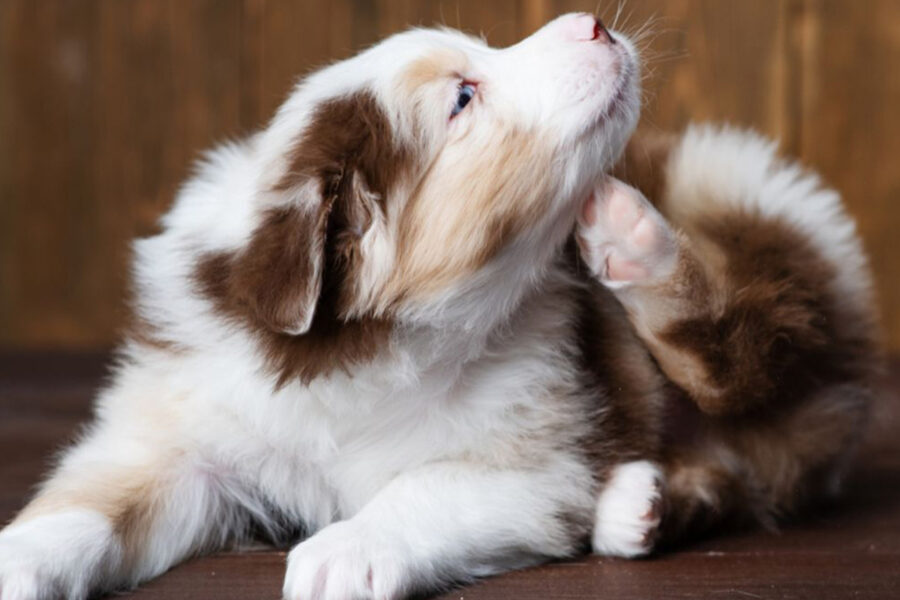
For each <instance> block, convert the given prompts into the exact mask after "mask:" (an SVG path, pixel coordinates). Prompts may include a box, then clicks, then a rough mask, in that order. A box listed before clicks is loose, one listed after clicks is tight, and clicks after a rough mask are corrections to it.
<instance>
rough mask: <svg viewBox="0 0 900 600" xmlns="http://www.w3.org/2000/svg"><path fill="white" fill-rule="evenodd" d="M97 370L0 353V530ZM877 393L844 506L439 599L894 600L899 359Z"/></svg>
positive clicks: (249, 574) (266, 560)
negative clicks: (769, 529) (771, 528)
mask: <svg viewBox="0 0 900 600" xmlns="http://www.w3.org/2000/svg"><path fill="white" fill-rule="evenodd" d="M103 372H104V371H103V367H102V357H98V356H82V355H80V356H58V355H57V356H34V355H31V356H20V355H9V354H6V355H0V521H5V520H6V519H8V518H9V517H11V516H12V515H13V513H14V512H15V510H16V509H17V508H18V507H20V506H21V504H22V502H23V500H24V499H25V497H26V496H27V494H28V492H29V490H30V489H31V488H32V486H33V485H34V484H35V483H36V482H37V480H38V477H39V475H40V474H41V472H42V471H43V470H44V468H45V467H46V465H47V464H48V460H49V459H50V457H51V456H52V454H53V452H54V450H55V449H57V448H59V447H60V446H61V445H62V444H64V443H65V442H66V441H67V440H69V439H71V437H72V436H73V434H74V433H75V432H77V428H78V424H79V423H80V422H83V421H84V420H85V419H86V418H87V416H88V414H89V401H90V397H91V394H92V392H93V390H94V389H95V388H96V386H97V385H98V384H99V382H100V381H101V379H102V376H103ZM885 388H886V389H885V393H884V395H883V398H882V401H881V404H880V405H879V406H878V407H877V409H876V416H875V419H874V424H873V428H872V432H871V436H870V440H869V442H868V444H867V446H866V450H865V452H864V453H863V457H862V460H861V461H860V468H859V470H858V472H857V473H856V475H855V476H854V477H853V478H852V480H851V481H850V482H849V485H848V489H847V494H846V496H845V498H844V499H843V500H841V501H840V502H838V503H837V504H834V505H832V506H828V507H824V508H821V509H819V510H817V511H816V512H815V513H813V514H810V515H808V516H806V517H805V518H803V519H802V520H800V521H799V522H796V523H793V524H791V525H788V526H785V527H784V528H783V530H782V532H781V533H780V534H772V533H765V532H749V533H741V534H728V535H723V536H720V537H718V538H715V539H710V540H707V541H704V542H702V543H698V544H694V545H692V546H690V547H686V548H683V549H682V550H680V551H678V552H674V553H671V554H666V555H664V556H659V557H656V558H653V559H648V560H640V561H624V560H615V559H606V558H597V557H593V556H592V557H585V558H582V559H580V560H577V561H572V562H567V563H560V564H552V565H547V566H544V567H540V568H535V569H529V570H526V571H522V572H517V573H510V574H507V575H504V576H501V577H495V578H493V579H489V580H487V581H484V582H482V583H479V584H477V585H474V586H470V587H467V588H463V589H459V590H456V591H453V592H450V593H448V594H446V595H445V596H442V597H441V598H442V600H457V599H460V600H477V599H487V598H504V599H506V598H510V599H512V598H515V599H523V600H527V599H532V598H534V599H538V598H540V599H542V600H543V599H546V598H566V599H572V600H577V599H580V598H604V599H610V600H618V599H641V600H646V599H654V600H655V599H666V598H712V599H718V598H723V599H724V598H767V599H781V598H783V599H788V598H791V599H795V598H811V599H816V600H820V599H821V600H827V599H831V598H879V599H880V598H884V599H888V598H890V599H897V598H900V400H898V393H900V362H898V361H895V362H893V363H892V370H891V374H890V377H889V378H888V381H887V383H886V386H885ZM283 568H284V554H283V553H278V552H273V551H267V550H258V551H248V552H244V553H239V554H223V555H219V556H213V557H209V558H202V559H197V560H193V561H190V562H188V563H187V564H185V565H182V566H180V567H177V568H175V569H173V570H172V571H171V572H169V573H168V574H166V575H165V576H163V577H161V578H160V579H158V580H156V581H154V582H152V583H150V584H147V585H145V586H143V587H142V588H141V589H140V590H138V591H137V592H135V594H134V595H135V597H136V598H141V599H147V600H149V599H158V598H184V599H188V598H189V599H191V600H203V599H216V600H227V599H231V598H249V599H264V598H270V599H273V600H275V599H277V598H279V597H280V596H279V590H280V587H281V577H282V573H283Z"/></svg>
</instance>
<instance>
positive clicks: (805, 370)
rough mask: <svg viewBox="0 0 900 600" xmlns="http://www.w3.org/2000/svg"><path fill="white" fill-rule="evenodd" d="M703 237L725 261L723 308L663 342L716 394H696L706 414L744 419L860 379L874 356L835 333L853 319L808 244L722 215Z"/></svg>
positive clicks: (673, 329) (753, 219)
mask: <svg viewBox="0 0 900 600" xmlns="http://www.w3.org/2000/svg"><path fill="white" fill-rule="evenodd" d="M700 230H701V231H702V232H703V234H704V235H705V236H707V237H708V238H709V239H711V240H713V241H714V243H716V244H717V245H718V246H719V247H720V248H722V250H723V252H724V254H725V255H726V257H727V270H726V273H725V274H724V282H725V285H726V286H727V289H726V290H718V293H719V294H721V295H723V296H724V298H725V299H724V305H723V307H722V309H721V311H720V312H719V313H718V314H706V315H702V316H697V317H693V318H688V319H683V320H679V321H676V322H674V323H672V324H671V325H670V326H668V327H667V328H666V330H665V331H663V332H662V333H661V335H660V338H661V339H662V340H664V341H665V342H666V343H668V344H670V345H671V346H673V347H675V348H678V349H681V350H683V351H685V352H687V353H688V354H689V355H690V356H692V357H694V358H696V359H699V360H700V361H701V362H702V364H703V367H704V370H705V372H706V379H707V384H708V385H709V386H710V387H711V388H712V389H714V390H716V393H715V394H714V395H709V394H702V393H701V394H696V395H695V400H696V401H697V403H698V404H699V406H700V407H701V408H702V409H703V410H704V411H706V412H709V413H711V414H726V413H728V414H737V413H742V412H745V411H747V410H750V409H752V408H756V407H759V406H761V405H763V404H764V403H766V402H777V401H790V399H792V398H796V397H798V396H804V395H806V393H808V391H809V390H815V389H817V388H818V387H821V386H823V385H826V384H828V383H830V382H835V383H838V382H842V381H849V380H854V379H856V378H858V377H859V376H860V375H861V374H862V373H865V372H866V370H867V369H868V368H869V366H868V365H866V364H865V362H866V361H868V360H869V359H871V357H872V356H873V350H874V349H873V348H871V347H869V346H870V341H869V340H868V339H867V338H866V337H865V336H864V335H862V336H854V335H845V333H846V332H841V331H840V330H839V329H838V327H837V326H836V324H837V323H840V322H841V321H843V320H844V319H847V318H850V317H852V315H844V314H839V312H838V310H837V309H836V301H835V299H834V298H832V297H831V291H830V287H829V283H830V281H831V280H832V278H833V277H834V267H833V266H831V265H830V264H829V263H828V262H826V260H825V259H824V258H822V257H821V256H820V255H819V254H818V252H816V250H815V249H813V248H812V247H811V246H810V244H809V242H808V241H807V240H806V239H805V237H804V236H802V235H801V234H799V233H798V232H796V231H794V230H793V229H792V228H791V227H789V226H788V225H786V224H784V223H780V222H777V221H774V220H764V219H762V218H761V217H757V216H753V215H720V216H718V217H716V219H715V220H709V221H707V222H704V223H702V224H701V225H700ZM690 391H695V390H690Z"/></svg>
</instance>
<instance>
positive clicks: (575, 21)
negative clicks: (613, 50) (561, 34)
mask: <svg viewBox="0 0 900 600" xmlns="http://www.w3.org/2000/svg"><path fill="white" fill-rule="evenodd" d="M566 33H567V34H568V37H569V38H570V39H572V40H575V41H584V42H600V43H601V44H615V43H616V42H615V40H614V39H613V37H612V36H611V35H610V33H609V31H607V29H606V26H605V25H604V24H603V21H601V20H600V19H599V18H598V17H595V16H594V15H591V14H588V13H581V14H578V15H574V16H573V18H572V19H571V21H570V22H569V26H568V27H567V28H566Z"/></svg>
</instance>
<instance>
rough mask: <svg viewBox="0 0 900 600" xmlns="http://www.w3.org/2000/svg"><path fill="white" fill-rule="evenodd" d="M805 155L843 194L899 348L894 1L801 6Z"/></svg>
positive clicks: (825, 1) (898, 38) (898, 47)
mask: <svg viewBox="0 0 900 600" xmlns="http://www.w3.org/2000/svg"><path fill="white" fill-rule="evenodd" d="M797 7H798V15H799V19H800V22H801V27H800V28H799V29H800V31H801V32H802V34H803V37H802V43H801V44H800V50H799V51H800V52H801V53H802V54H801V59H800V60H802V67H803V72H804V73H805V74H806V75H805V77H804V80H803V82H802V83H803V88H802V98H803V111H802V123H801V128H802V137H801V144H800V149H799V151H800V155H801V157H802V159H803V160H804V161H805V162H807V163H808V164H810V165H812V166H813V167H815V168H816V169H818V170H820V171H821V172H822V173H823V175H824V178H825V180H826V181H827V182H828V183H830V184H832V185H834V186H835V187H836V188H837V189H838V190H840V191H841V192H842V193H843V195H844V199H845V201H846V202H847V205H848V206H849V208H850V212H851V213H852V214H853V215H854V216H855V217H856V219H857V221H858V223H859V229H860V232H861V234H862V236H863V239H864V240H865V242H866V247H867V249H868V251H869V254H870V256H871V259H872V267H873V269H874V271H875V273H876V276H877V282H878V291H879V295H880V300H881V308H882V313H883V315H884V329H885V334H886V337H887V339H888V342H889V346H890V348H891V349H893V350H897V349H900V251H898V246H897V231H900V169H898V168H897V161H898V157H900V135H898V132H900V111H898V110H897V107H898V106H900V68H898V65H900V27H898V23H900V3H898V2H896V1H893V0H868V1H867V2H846V1H839V0H821V1H820V0H802V2H798V4H797Z"/></svg>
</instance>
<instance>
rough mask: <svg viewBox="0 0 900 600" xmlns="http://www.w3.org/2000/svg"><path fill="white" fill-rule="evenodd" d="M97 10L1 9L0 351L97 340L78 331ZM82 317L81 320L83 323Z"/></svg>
mask: <svg viewBox="0 0 900 600" xmlns="http://www.w3.org/2000/svg"><path fill="white" fill-rule="evenodd" d="M95 9H96V6H95V5H93V4H91V5H79V4H77V3H72V2H53V3H51V2H31V1H29V0H7V1H6V2H4V3H3V5H2V7H0V10H2V28H3V30H2V36H0V54H2V57H3V58H2V61H3V68H2V71H3V73H2V75H3V81H2V83H0V97H2V100H0V105H2V112H0V119H2V125H0V129H2V131H3V136H2V139H0V144H2V145H4V146H5V147H6V149H5V151H4V153H3V163H4V165H3V169H2V172H0V176H2V179H3V183H2V184H0V189H2V190H3V198H2V199H0V203H2V204H3V218H2V221H0V274H2V284H0V288H2V291H0V297H2V301H0V306H2V308H3V310H2V311H0V345H10V344H14V343H15V344H42V343H49V344H52V343H54V342H57V341H58V340H72V339H78V340H81V341H88V342H93V341H96V340H97V339H102V338H103V334H104V329H103V328H101V330H100V331H99V332H96V331H94V330H93V329H92V328H91V327H90V325H87V324H85V323H84V321H85V320H90V318H89V317H90V313H91V308H90V306H89V303H88V297H87V295H86V294H85V293H84V292H83V288H82V278H81V277H82V273H83V272H84V271H85V270H86V261H87V260H88V259H87V258H86V255H87V253H88V248H85V245H86V244H87V242H88V241H89V240H91V239H92V237H93V236H94V234H96V232H97V230H98V227H97V222H96V212H95V210H94V207H93V205H92V202H91V194H90V191H89V189H90V171H91V169H90V156H91V153H92V151H93V140H94V135H93V131H92V129H91V127H90V123H89V120H88V119H87V118H85V117H86V115H89V114H90V113H91V112H92V110H93V107H92V105H91V89H92V86H93V84H94V74H93V72H92V68H91V60H92V56H93V55H94V53H95V51H96V48H95V40H94V35H93V34H94V31H95V26H96V10H95ZM85 317H88V318H85Z"/></svg>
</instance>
